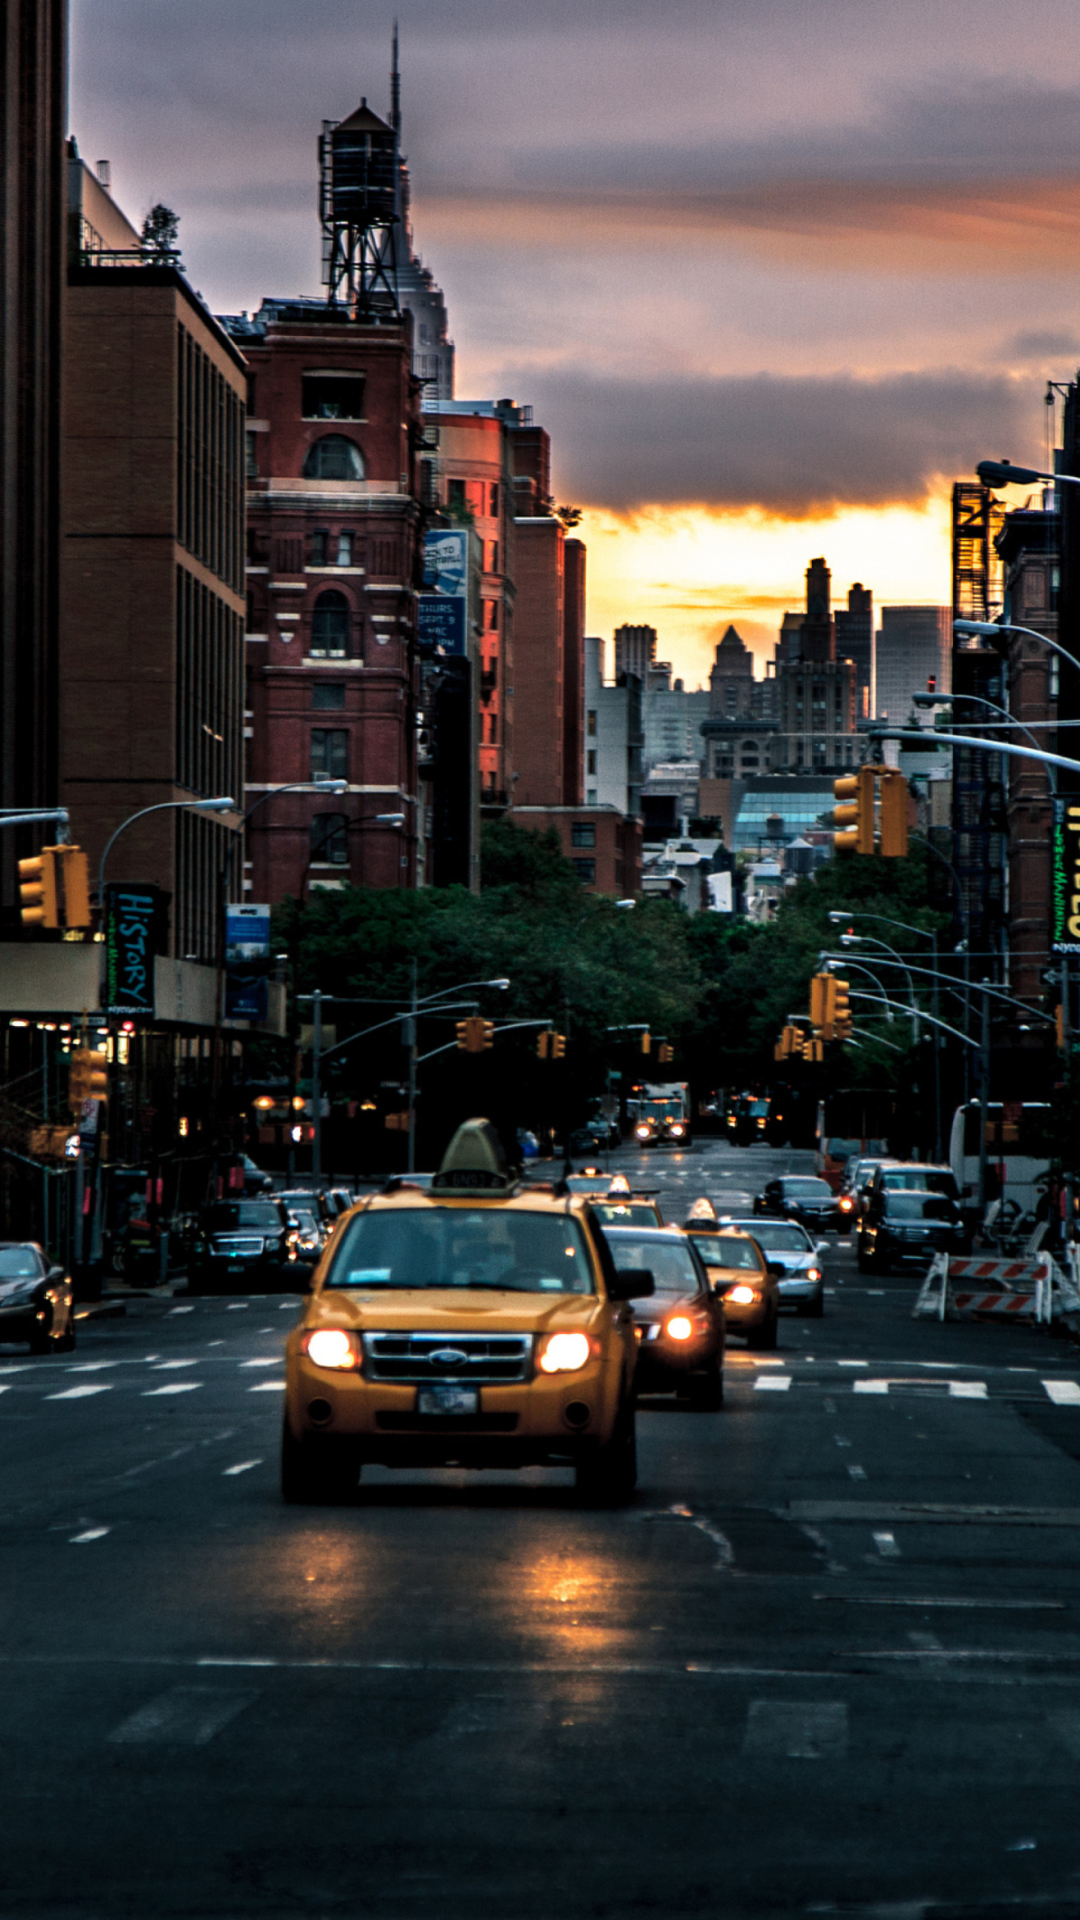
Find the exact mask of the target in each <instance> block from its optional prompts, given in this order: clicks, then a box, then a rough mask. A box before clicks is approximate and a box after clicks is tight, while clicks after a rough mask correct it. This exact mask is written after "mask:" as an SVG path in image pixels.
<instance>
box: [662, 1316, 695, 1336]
mask: <svg viewBox="0 0 1080 1920" xmlns="http://www.w3.org/2000/svg"><path fill="white" fill-rule="evenodd" d="M664 1332H665V1333H666V1334H667V1337H668V1339H669V1340H692V1339H693V1337H694V1325H693V1321H691V1320H688V1319H687V1317H686V1315H685V1313H676V1314H673V1315H672V1317H671V1319H670V1320H669V1321H667V1323H666V1325H665V1327H664Z"/></svg>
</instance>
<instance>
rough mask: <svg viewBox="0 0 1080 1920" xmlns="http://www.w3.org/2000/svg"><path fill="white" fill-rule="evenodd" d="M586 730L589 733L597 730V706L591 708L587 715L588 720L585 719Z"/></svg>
mask: <svg viewBox="0 0 1080 1920" xmlns="http://www.w3.org/2000/svg"><path fill="white" fill-rule="evenodd" d="M585 731H586V733H588V734H594V733H595V732H596V708H595V707H590V708H589V711H588V715H587V716H586V720H585Z"/></svg>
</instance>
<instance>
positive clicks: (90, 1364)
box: [64, 1360, 120, 1373]
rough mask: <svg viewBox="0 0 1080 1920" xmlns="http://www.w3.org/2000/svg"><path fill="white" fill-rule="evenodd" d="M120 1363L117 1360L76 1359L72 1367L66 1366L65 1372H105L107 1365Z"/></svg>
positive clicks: (112, 1365)
mask: <svg viewBox="0 0 1080 1920" xmlns="http://www.w3.org/2000/svg"><path fill="white" fill-rule="evenodd" d="M119 1364H120V1363H119V1361H117V1360H76V1361H73V1363H72V1365H71V1366H70V1367H65V1368H64V1372H65V1373H104V1371H105V1368H106V1367H115V1366H118V1365H119Z"/></svg>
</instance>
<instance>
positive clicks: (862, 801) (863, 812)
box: [833, 767, 874, 853]
mask: <svg viewBox="0 0 1080 1920" xmlns="http://www.w3.org/2000/svg"><path fill="white" fill-rule="evenodd" d="M833 798H834V799H835V800H836V801H838V802H839V803H840V804H839V805H837V806H835V807H834V808H833V825H834V826H835V827H836V828H837V829H838V831H837V832H835V833H834V834H833V846H834V847H835V848H836V849H837V851H839V850H840V849H842V848H847V849H849V850H850V852H852V853H873V851H874V768H873V767H860V768H859V771H858V773H850V774H845V775H844V776H843V778H842V779H840V780H834V781H833Z"/></svg>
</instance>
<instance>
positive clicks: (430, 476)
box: [420, 460, 436, 507]
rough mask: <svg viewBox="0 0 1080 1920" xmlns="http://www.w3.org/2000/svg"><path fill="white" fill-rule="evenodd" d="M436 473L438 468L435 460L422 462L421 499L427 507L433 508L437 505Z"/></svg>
mask: <svg viewBox="0 0 1080 1920" xmlns="http://www.w3.org/2000/svg"><path fill="white" fill-rule="evenodd" d="M435 472H436V468H435V462H434V460H421V462H420V498H421V500H422V501H423V503H424V505H425V507H433V506H434V505H435V499H436V495H435Z"/></svg>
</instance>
